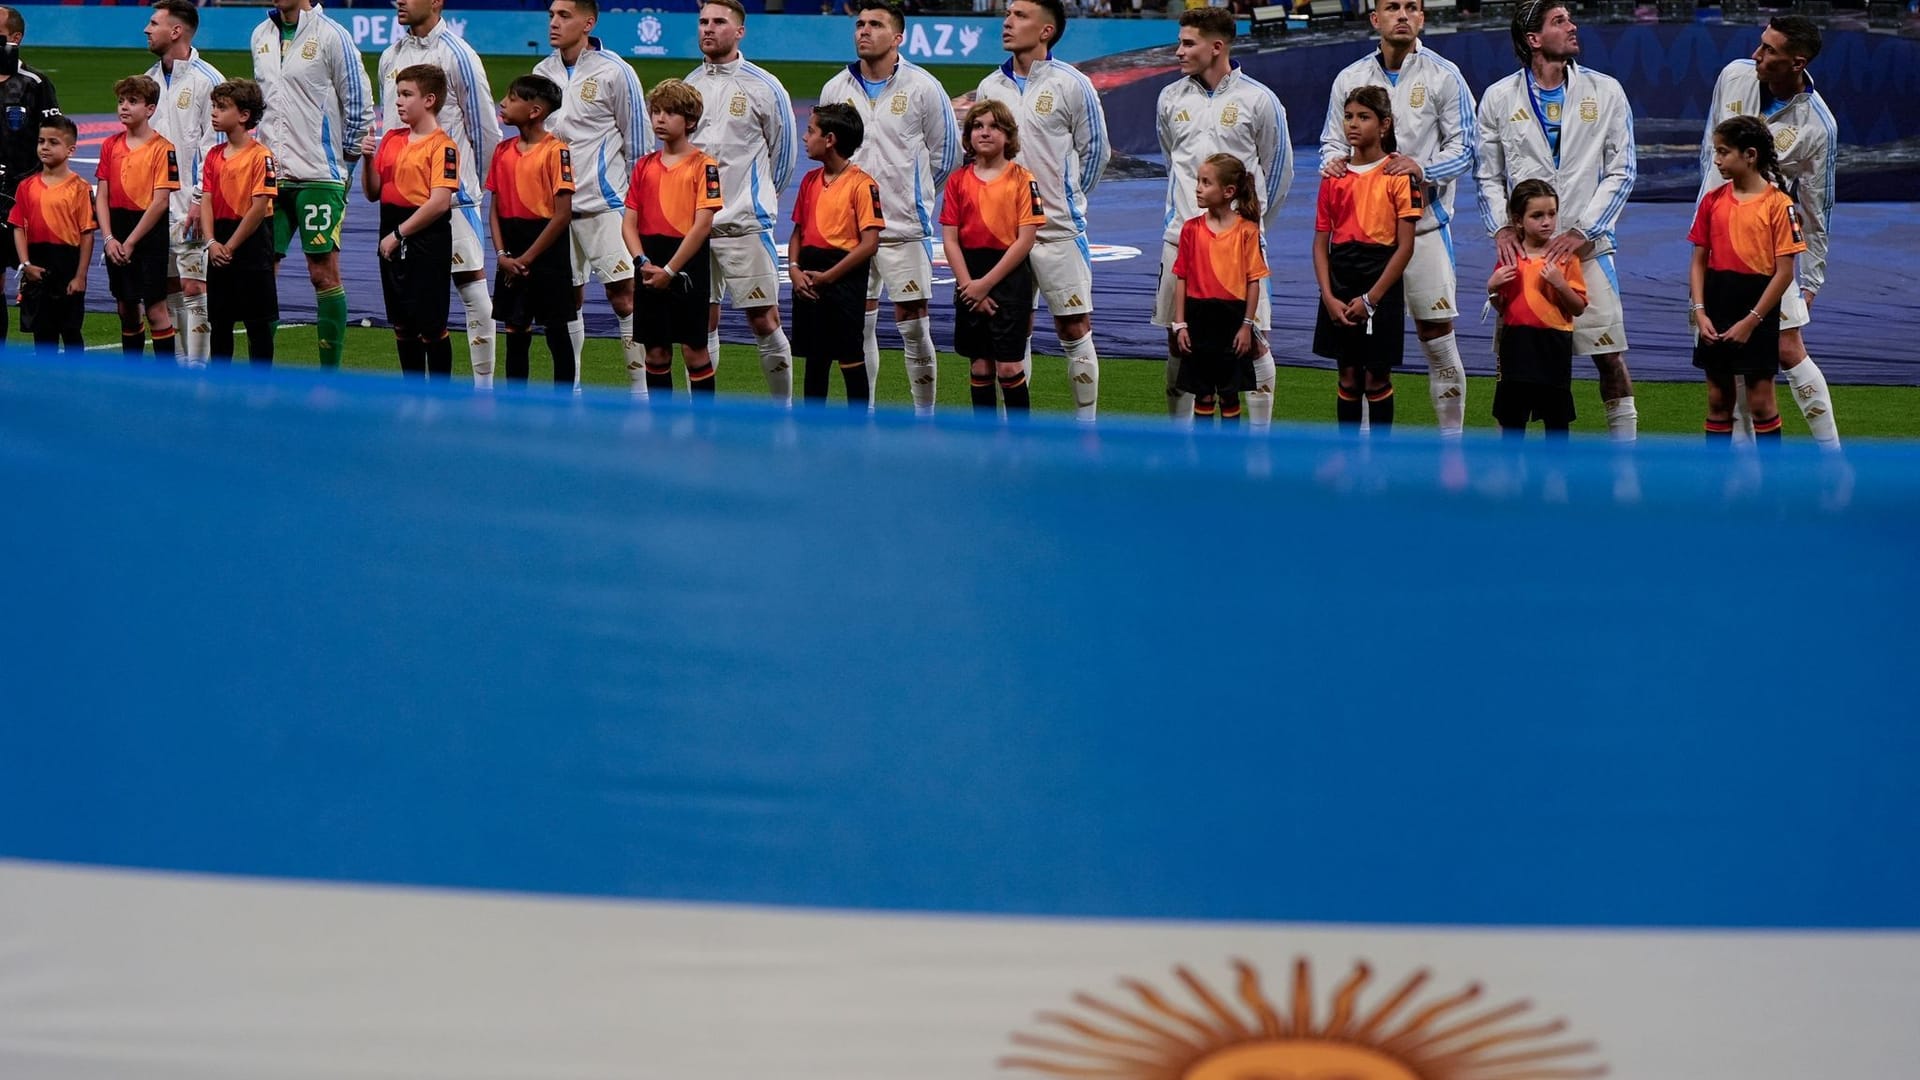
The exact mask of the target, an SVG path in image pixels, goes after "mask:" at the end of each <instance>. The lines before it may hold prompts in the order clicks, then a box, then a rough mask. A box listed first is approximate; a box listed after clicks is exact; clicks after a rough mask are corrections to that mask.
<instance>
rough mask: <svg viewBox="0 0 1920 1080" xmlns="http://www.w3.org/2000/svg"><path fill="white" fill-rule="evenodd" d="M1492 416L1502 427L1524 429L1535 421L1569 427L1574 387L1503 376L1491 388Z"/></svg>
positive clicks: (1556, 426) (1572, 415) (1551, 426)
mask: <svg viewBox="0 0 1920 1080" xmlns="http://www.w3.org/2000/svg"><path fill="white" fill-rule="evenodd" d="M1493 419H1494V422H1495V423H1497V424H1499V425H1500V426H1501V427H1503V428H1523V427H1526V426H1527V424H1528V423H1530V422H1532V421H1534V420H1540V421H1543V422H1545V424H1546V425H1547V428H1548V429H1549V430H1553V429H1557V428H1565V427H1570V426H1572V424H1573V421H1574V411H1573V388H1572V387H1571V386H1548V385H1546V384H1545V383H1530V382H1512V381H1509V380H1505V379H1503V380H1501V381H1500V382H1499V383H1498V384H1497V385H1495V386H1494V388H1493Z"/></svg>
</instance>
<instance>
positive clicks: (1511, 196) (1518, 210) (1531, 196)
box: [1507, 180, 1560, 225]
mask: <svg viewBox="0 0 1920 1080" xmlns="http://www.w3.org/2000/svg"><path fill="white" fill-rule="evenodd" d="M1535 199H1552V200H1553V205H1554V206H1555V207H1556V208H1558V207H1559V205H1560V193H1559V192H1557V191H1555V190H1553V185H1552V184H1549V183H1547V182H1546V181H1545V180H1522V181H1520V182H1519V183H1517V184H1515V185H1513V190H1512V191H1511V192H1508V193H1507V222H1508V223H1509V224H1512V225H1518V224H1520V222H1521V220H1522V219H1523V218H1525V217H1526V216H1527V204H1528V203H1530V202H1532V201H1533V200H1535Z"/></svg>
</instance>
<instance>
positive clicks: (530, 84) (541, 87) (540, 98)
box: [507, 75, 566, 116]
mask: <svg viewBox="0 0 1920 1080" xmlns="http://www.w3.org/2000/svg"><path fill="white" fill-rule="evenodd" d="M507 96H509V97H515V98H519V99H520V100H521V101H537V102H539V103H540V104H542V105H545V106H546V107H547V115H548V116H552V115H553V114H554V113H557V112H559V111H560V106H561V105H562V104H563V103H564V102H565V101H566V97H565V96H564V95H563V94H562V93H561V91H560V87H559V85H558V84H556V83H555V82H554V81H553V80H552V79H549V78H547V77H546V76H545V75H522V76H520V77H519V78H517V79H515V80H513V82H511V83H509V84H507Z"/></svg>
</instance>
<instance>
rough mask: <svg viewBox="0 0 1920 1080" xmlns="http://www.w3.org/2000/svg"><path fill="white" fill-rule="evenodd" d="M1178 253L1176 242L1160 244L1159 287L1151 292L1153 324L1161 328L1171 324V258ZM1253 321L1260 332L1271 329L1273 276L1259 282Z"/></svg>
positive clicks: (1178, 247)
mask: <svg viewBox="0 0 1920 1080" xmlns="http://www.w3.org/2000/svg"><path fill="white" fill-rule="evenodd" d="M1179 255H1180V246H1179V245H1178V244H1169V243H1166V242H1164V241H1162V242H1161V244H1160V287H1159V289H1157V290H1155V292H1154V294H1153V325H1155V326H1158V327H1160V328H1162V329H1165V328H1166V327H1169V326H1172V325H1173V260H1174V259H1176V258H1178V257H1179ZM1253 321H1254V322H1256V323H1259V324H1260V332H1261V333H1263V334H1264V333H1267V332H1268V331H1270V330H1272V329H1273V278H1271V277H1269V278H1267V279H1266V280H1265V281H1262V282H1261V283H1260V306H1259V307H1257V308H1255V309H1254V310H1253Z"/></svg>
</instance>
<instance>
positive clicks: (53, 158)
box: [7, 115, 97, 353]
mask: <svg viewBox="0 0 1920 1080" xmlns="http://www.w3.org/2000/svg"><path fill="white" fill-rule="evenodd" d="M79 140H80V130H79V129H78V128H76V127H74V125H73V121H72V120H69V119H67V118H66V117H64V116H57V115H56V116H49V117H47V119H46V122H45V123H43V124H41V125H40V136H39V140H38V142H37V143H36V145H35V149H36V151H37V152H38V154H39V157H40V171H39V172H37V173H34V174H33V175H32V176H29V177H27V178H26V179H25V180H22V181H20V186H19V188H17V189H16V190H15V191H14V195H13V209H12V210H11V211H9V212H8V214H7V224H9V225H12V226H13V248H14V253H15V254H16V255H18V256H20V329H22V330H26V331H30V332H32V334H33V347H34V348H35V349H36V350H38V351H40V352H43V353H52V352H54V351H55V347H56V346H64V347H65V351H67V352H69V353H80V352H83V351H85V349H86V347H87V343H86V341H85V340H84V339H83V338H82V337H81V336H80V322H81V319H82V318H83V317H84V316H85V315H86V306H87V264H88V263H90V262H92V261H93V233H94V229H95V228H96V227H97V226H96V225H95V223H94V218H93V188H92V187H91V186H89V185H88V183H87V182H86V181H85V180H82V179H80V177H79V176H77V175H75V174H74V171H73V170H72V169H69V168H68V167H67V159H68V158H70V157H72V156H73V147H74V144H75V143H77V142H79Z"/></svg>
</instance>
